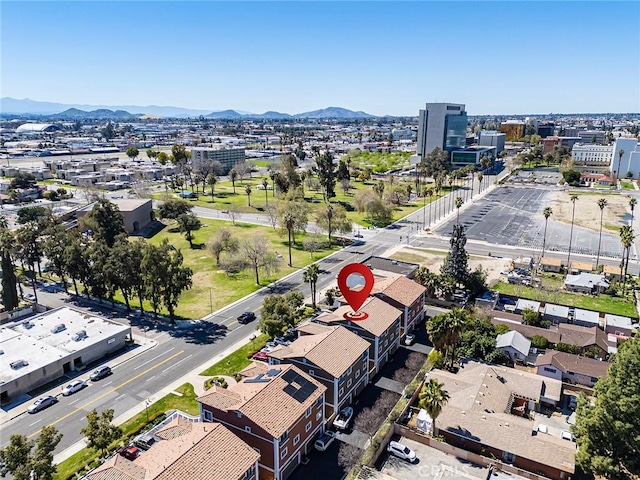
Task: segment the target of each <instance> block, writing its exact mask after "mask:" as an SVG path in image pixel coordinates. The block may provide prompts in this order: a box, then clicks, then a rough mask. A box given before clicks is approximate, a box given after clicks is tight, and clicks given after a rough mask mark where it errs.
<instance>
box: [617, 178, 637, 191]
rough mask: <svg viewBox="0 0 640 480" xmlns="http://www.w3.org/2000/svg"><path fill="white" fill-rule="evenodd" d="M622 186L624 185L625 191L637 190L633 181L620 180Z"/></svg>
mask: <svg viewBox="0 0 640 480" xmlns="http://www.w3.org/2000/svg"><path fill="white" fill-rule="evenodd" d="M620 185H622V188H623V189H624V190H635V188H633V183H632V182H631V181H628V180H620Z"/></svg>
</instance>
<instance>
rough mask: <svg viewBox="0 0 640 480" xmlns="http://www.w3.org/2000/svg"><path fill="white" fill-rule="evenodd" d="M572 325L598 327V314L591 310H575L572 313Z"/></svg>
mask: <svg viewBox="0 0 640 480" xmlns="http://www.w3.org/2000/svg"><path fill="white" fill-rule="evenodd" d="M573 323H574V325H580V326H582V327H599V326H600V314H599V313H598V312H594V311H593V310H583V309H581V308H576V309H575V311H574V313H573Z"/></svg>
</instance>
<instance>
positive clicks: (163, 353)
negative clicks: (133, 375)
mask: <svg viewBox="0 0 640 480" xmlns="http://www.w3.org/2000/svg"><path fill="white" fill-rule="evenodd" d="M175 349H176V347H171V348H170V349H169V350H166V351H164V352H162V353H161V354H159V355H156V356H155V357H153V358H152V359H150V360H147V361H146V362H144V363H141V364H140V365H138V366H137V367H133V369H134V370H137V369H139V368H142V367H144V366H145V365H147V364H148V363H151V362H153V361H154V360H157V359H158V358H160V357H161V356H163V355H166V354H167V353H169V352H171V351H172V350H175Z"/></svg>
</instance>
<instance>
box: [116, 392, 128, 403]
mask: <svg viewBox="0 0 640 480" xmlns="http://www.w3.org/2000/svg"><path fill="white" fill-rule="evenodd" d="M126 396H127V394H126V393H123V394H122V395H120V396H119V397H118V398H116V399H115V401H116V402H117V401H118V400H120V399H121V398H124V397H126Z"/></svg>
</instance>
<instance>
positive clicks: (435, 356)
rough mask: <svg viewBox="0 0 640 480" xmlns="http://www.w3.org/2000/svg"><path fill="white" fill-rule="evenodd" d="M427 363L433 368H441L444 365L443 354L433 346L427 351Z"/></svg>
mask: <svg viewBox="0 0 640 480" xmlns="http://www.w3.org/2000/svg"><path fill="white" fill-rule="evenodd" d="M429 363H431V365H433V367H434V368H442V367H443V366H444V356H443V355H442V353H440V352H439V351H438V350H436V349H435V348H434V349H433V350H431V352H430V353H429Z"/></svg>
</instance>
